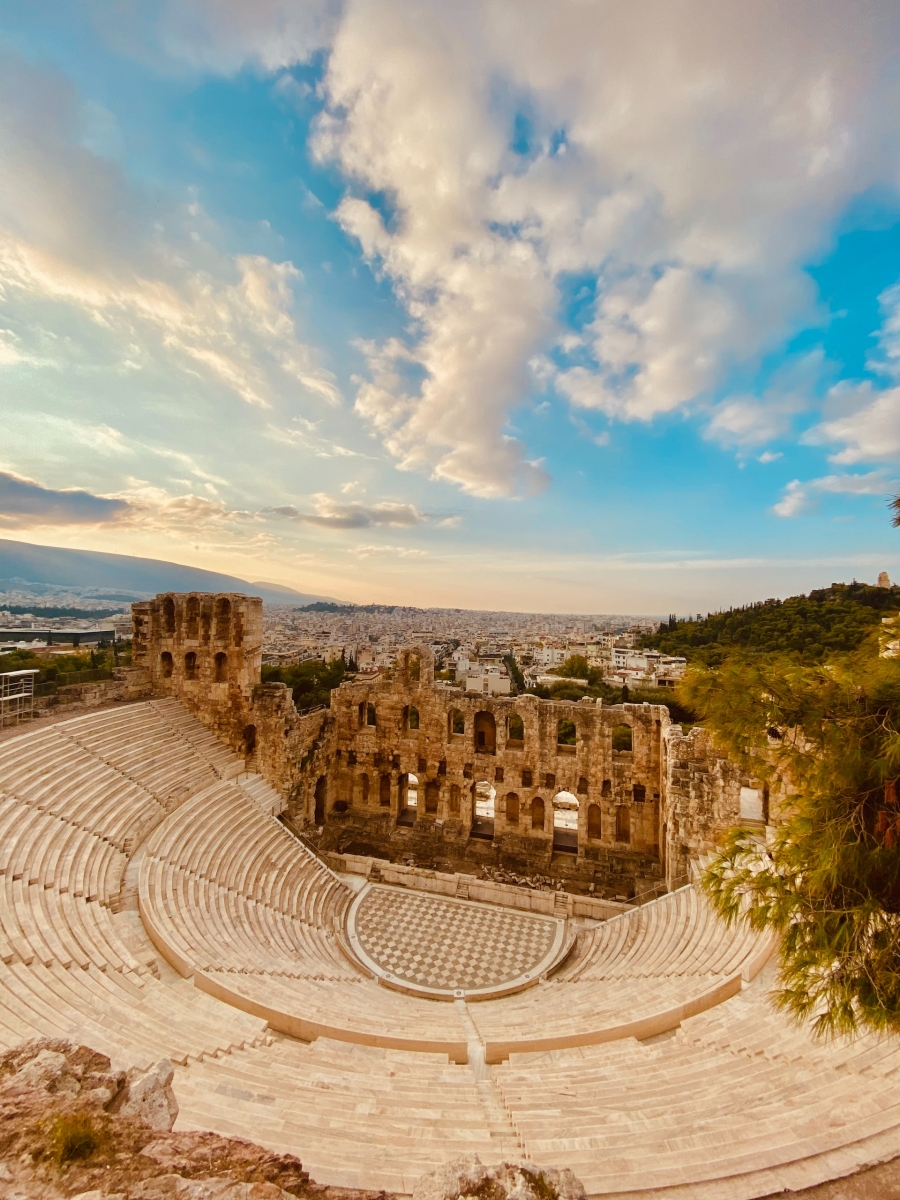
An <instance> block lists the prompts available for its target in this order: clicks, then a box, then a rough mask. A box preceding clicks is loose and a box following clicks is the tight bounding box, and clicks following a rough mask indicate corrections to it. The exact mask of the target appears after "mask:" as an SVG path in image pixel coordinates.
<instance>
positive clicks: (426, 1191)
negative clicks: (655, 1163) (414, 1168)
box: [413, 1154, 584, 1200]
mask: <svg viewBox="0 0 900 1200" xmlns="http://www.w3.org/2000/svg"><path fill="white" fill-rule="evenodd" d="M413 1200H584V1188H583V1187H582V1185H581V1183H580V1182H579V1181H578V1180H577V1179H576V1178H575V1176H574V1175H573V1174H572V1172H571V1171H570V1170H568V1169H565V1170H562V1171H557V1170H556V1168H555V1167H540V1166H538V1165H537V1164H536V1163H532V1162H524V1161H522V1162H502V1163H497V1164H496V1166H492V1167H486V1166H485V1165H484V1164H483V1163H482V1161H481V1159H480V1158H479V1157H478V1155H477V1154H467V1155H466V1156H465V1157H464V1158H456V1159H454V1160H453V1161H452V1162H449V1163H445V1164H444V1166H442V1167H439V1168H438V1170H436V1171H432V1172H431V1173H430V1174H429V1175H423V1176H422V1178H421V1179H419V1180H418V1181H417V1182H416V1184H415V1187H414V1188H413Z"/></svg>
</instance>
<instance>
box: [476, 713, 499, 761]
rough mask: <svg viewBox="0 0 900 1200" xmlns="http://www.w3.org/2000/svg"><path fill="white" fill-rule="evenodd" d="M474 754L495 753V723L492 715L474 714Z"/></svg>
mask: <svg viewBox="0 0 900 1200" xmlns="http://www.w3.org/2000/svg"><path fill="white" fill-rule="evenodd" d="M475 753H476V754H496V753H497V723H496V722H495V720H494V714H493V713H489V712H477V713H476V714H475Z"/></svg>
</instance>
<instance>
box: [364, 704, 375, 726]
mask: <svg viewBox="0 0 900 1200" xmlns="http://www.w3.org/2000/svg"><path fill="white" fill-rule="evenodd" d="M375 723H376V715H375V705H374V704H367V705H366V724H367V725H371V726H373V727H374V726H375Z"/></svg>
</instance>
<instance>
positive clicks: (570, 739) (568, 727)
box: [556, 717, 577, 749]
mask: <svg viewBox="0 0 900 1200" xmlns="http://www.w3.org/2000/svg"><path fill="white" fill-rule="evenodd" d="M576 735H577V730H576V728H575V722H574V721H571V720H570V719H569V718H568V717H563V718H562V719H561V720H560V721H559V722H557V725H556V744H557V746H571V747H572V748H573V749H574V746H575V738H576Z"/></svg>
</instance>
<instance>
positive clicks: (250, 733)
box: [241, 725, 256, 758]
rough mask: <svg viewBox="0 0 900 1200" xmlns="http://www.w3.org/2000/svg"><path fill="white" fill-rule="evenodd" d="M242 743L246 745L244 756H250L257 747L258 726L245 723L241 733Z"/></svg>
mask: <svg viewBox="0 0 900 1200" xmlns="http://www.w3.org/2000/svg"><path fill="white" fill-rule="evenodd" d="M241 743H242V745H243V747H244V758H249V757H250V755H251V754H252V753H253V752H254V750H255V749H256V726H255V725H245V726H244V732H243V733H242V734H241Z"/></svg>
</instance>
